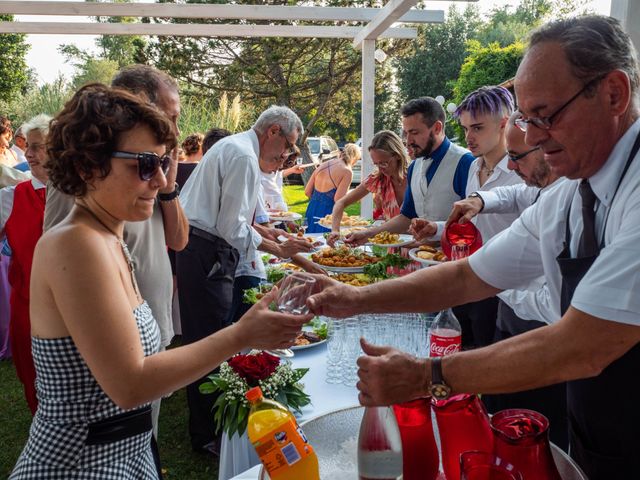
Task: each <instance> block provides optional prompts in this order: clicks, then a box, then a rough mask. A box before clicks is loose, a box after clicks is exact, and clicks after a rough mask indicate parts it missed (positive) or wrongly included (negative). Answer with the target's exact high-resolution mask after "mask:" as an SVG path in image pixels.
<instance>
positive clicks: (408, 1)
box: [353, 0, 444, 49]
mask: <svg viewBox="0 0 640 480" xmlns="http://www.w3.org/2000/svg"><path fill="white" fill-rule="evenodd" d="M417 1H418V0H391V1H390V2H389V3H387V4H386V5H385V6H384V7H383V8H382V9H381V10H380V12H379V13H378V15H377V16H376V18H374V19H373V20H372V21H371V22H369V24H368V25H367V26H366V27H364V28H363V29H362V31H361V32H360V33H359V34H358V35H357V36H356V38H354V39H353V47H354V48H357V49H359V48H361V47H362V42H363V41H364V40H375V39H376V38H378V37H379V36H380V34H381V33H382V32H384V31H385V30H386V29H387V28H389V27H390V26H391V25H393V24H394V23H395V22H396V21H397V20H398V18H400V17H401V16H402V15H404V14H405V13H406V12H407V11H408V10H409V9H410V8H411V7H412V6H413V5H415V3H416V2H417ZM443 20H444V19H443Z"/></svg>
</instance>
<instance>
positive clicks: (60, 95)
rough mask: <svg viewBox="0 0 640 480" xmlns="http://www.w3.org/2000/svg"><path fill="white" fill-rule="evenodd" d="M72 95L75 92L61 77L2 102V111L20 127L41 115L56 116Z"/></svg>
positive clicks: (0, 108) (0, 105) (0, 106)
mask: <svg viewBox="0 0 640 480" xmlns="http://www.w3.org/2000/svg"><path fill="white" fill-rule="evenodd" d="M72 93H73V90H71V89H70V88H69V85H68V84H67V82H66V81H65V79H64V77H62V76H59V77H58V78H57V79H56V80H55V81H53V82H52V83H47V84H44V85H42V86H40V87H37V88H33V89H31V90H29V91H28V92H27V93H26V94H25V95H24V96H21V97H19V98H13V99H11V100H10V101H8V102H5V101H1V100H0V111H2V112H5V114H6V115H8V116H9V118H10V119H11V121H12V123H13V124H14V125H16V126H19V125H21V124H22V123H24V122H26V121H27V120H29V119H30V118H32V117H34V116H36V115H38V114H40V113H46V114H48V115H51V116H54V115H55V114H56V113H58V112H59V111H60V110H61V109H62V107H63V106H64V104H65V102H66V101H67V100H69V98H71V95H72Z"/></svg>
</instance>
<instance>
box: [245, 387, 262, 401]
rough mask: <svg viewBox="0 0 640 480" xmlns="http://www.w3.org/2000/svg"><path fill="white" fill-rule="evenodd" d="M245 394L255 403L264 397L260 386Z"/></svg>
mask: <svg viewBox="0 0 640 480" xmlns="http://www.w3.org/2000/svg"><path fill="white" fill-rule="evenodd" d="M244 396H245V397H247V400H249V402H250V403H253V402H255V401H256V400H260V399H261V398H262V390H261V389H260V387H253V388H252V389H250V390H249V391H247V393H245V394H244Z"/></svg>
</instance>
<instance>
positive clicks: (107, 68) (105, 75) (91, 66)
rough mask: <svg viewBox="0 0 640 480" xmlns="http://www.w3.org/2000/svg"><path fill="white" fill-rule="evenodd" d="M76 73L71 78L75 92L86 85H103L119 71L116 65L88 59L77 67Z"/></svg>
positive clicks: (107, 83) (113, 62)
mask: <svg viewBox="0 0 640 480" xmlns="http://www.w3.org/2000/svg"><path fill="white" fill-rule="evenodd" d="M77 68H78V71H77V73H76V74H75V75H74V77H73V81H72V84H71V85H72V88H73V90H77V89H79V88H80V87H82V86H83V85H85V84H87V83H93V82H100V83H104V84H105V85H109V84H110V83H111V79H112V78H113V77H114V76H115V74H116V73H117V71H118V70H119V66H118V63H117V62H115V61H113V60H108V59H104V58H93V57H89V58H87V59H86V61H85V62H83V63H80V64H78V65H77Z"/></svg>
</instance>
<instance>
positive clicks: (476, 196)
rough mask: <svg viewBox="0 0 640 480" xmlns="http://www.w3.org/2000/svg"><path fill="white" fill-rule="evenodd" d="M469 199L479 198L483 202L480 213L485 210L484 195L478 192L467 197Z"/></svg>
mask: <svg viewBox="0 0 640 480" xmlns="http://www.w3.org/2000/svg"><path fill="white" fill-rule="evenodd" d="M467 198H479V199H480V201H481V202H482V207H480V211H482V210H484V198H482V195H480V194H479V193H478V192H471V193H470V194H469V195H467Z"/></svg>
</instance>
